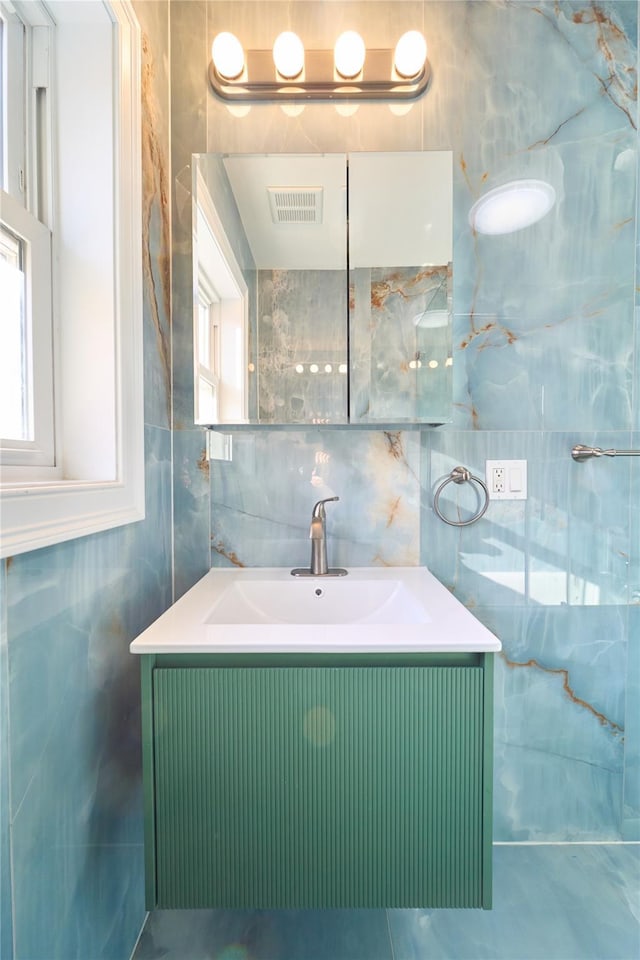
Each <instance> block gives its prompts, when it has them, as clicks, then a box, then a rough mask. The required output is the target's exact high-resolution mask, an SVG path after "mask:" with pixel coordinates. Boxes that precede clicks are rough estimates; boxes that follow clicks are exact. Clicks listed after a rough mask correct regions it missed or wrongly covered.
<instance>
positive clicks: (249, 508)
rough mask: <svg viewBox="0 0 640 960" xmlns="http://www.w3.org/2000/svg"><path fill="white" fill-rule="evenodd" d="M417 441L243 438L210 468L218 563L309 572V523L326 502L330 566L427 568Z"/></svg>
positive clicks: (317, 435) (313, 434)
mask: <svg viewBox="0 0 640 960" xmlns="http://www.w3.org/2000/svg"><path fill="white" fill-rule="evenodd" d="M419 454H420V450H419V435H418V434H412V433H411V432H409V431H376V432H369V431H355V432H354V431H349V430H339V429H336V430H324V431H323V430H322V429H317V430H306V431H300V432H298V431H295V432H290V431H262V432H260V433H257V432H256V433H252V434H247V433H236V434H234V437H233V461H232V462H224V461H212V463H211V502H212V531H211V550H212V566H229V565H231V564H237V565H240V566H291V567H299V566H308V564H309V562H310V555H311V553H310V545H309V523H310V520H311V511H312V508H313V505H314V503H315V502H316V501H317V500H321V499H324V498H326V497H332V496H339V497H340V501H339V502H338V503H330V504H328V505H327V535H328V557H329V564H330V565H332V566H346V567H349V566H372V565H377V564H382V565H388V566H407V565H408V566H411V565H414V564H416V563H418V562H419V539H420V535H419V528H418V525H417V524H416V523H415V516H416V513H417V511H418V505H419V496H420V491H419V482H418V471H419Z"/></svg>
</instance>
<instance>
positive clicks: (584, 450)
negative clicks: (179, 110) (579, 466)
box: [571, 443, 640, 462]
mask: <svg viewBox="0 0 640 960" xmlns="http://www.w3.org/2000/svg"><path fill="white" fill-rule="evenodd" d="M571 456H572V457H573V459H574V460H577V461H578V462H581V461H582V460H590V459H591V457H640V450H614V449H613V448H612V449H611V450H603V449H602V447H586V446H585V445H584V444H583V443H576V445H575V447H572V449H571Z"/></svg>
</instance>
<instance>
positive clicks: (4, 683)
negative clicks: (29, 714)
mask: <svg viewBox="0 0 640 960" xmlns="http://www.w3.org/2000/svg"><path fill="white" fill-rule="evenodd" d="M5 579H6V560H0V956H3V957H7V958H8V957H10V956H11V949H12V947H11V944H12V940H13V921H12V916H11V848H10V838H11V833H10V810H9V736H8V734H9V722H8V721H9V675H8V662H7V661H8V657H7V653H8V651H7V620H6V609H7V604H6V589H5Z"/></svg>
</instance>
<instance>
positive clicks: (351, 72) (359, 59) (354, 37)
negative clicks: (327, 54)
mask: <svg viewBox="0 0 640 960" xmlns="http://www.w3.org/2000/svg"><path fill="white" fill-rule="evenodd" d="M365 55H366V50H365V45H364V40H363V39H362V37H361V36H360V34H359V33H356V31H355V30H346V31H345V33H341V34H340V36H339V37H338V39H337V40H336V44H335V47H334V48H333V62H334V64H335V68H336V71H337V72H338V73H339V74H340V76H341V77H344V78H345V80H352V79H353V78H354V77H357V76H358V74H359V73H360V72H361V71H362V68H363V66H364V58H365Z"/></svg>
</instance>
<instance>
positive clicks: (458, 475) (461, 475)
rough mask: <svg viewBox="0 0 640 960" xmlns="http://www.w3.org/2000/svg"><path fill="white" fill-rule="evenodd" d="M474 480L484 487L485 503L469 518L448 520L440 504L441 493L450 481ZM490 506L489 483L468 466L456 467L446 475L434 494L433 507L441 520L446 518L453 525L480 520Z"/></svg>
mask: <svg viewBox="0 0 640 960" xmlns="http://www.w3.org/2000/svg"><path fill="white" fill-rule="evenodd" d="M467 480H468V481H473V482H474V483H477V484H478V486H480V487H482V489H483V491H484V503H483V504H482V506H481V507H480V509H479V510H478V512H477V513H474V515H473V516H472V517H469V519H468V520H447V518H446V517H444V516H443V515H442V513H441V512H440V507H439V506H438V501H439V499H440V494H441V493H442V491H443V490H444V488H445V487H446V485H447V484H448V483H451V482H452V481H453V483H465V482H466V481H467ZM488 506H489V491H488V490H487V485H486V483H485V482H484V480H481V479H480V477H474V476H473V474H472V473H471V471H470V470H467V468H466V467H454V468H453V470H452V471H451V473H450V474H449V476H448V477H446V478H445V479H444V480H443V481H442V483H441V484H440V486H439V487H438V488H437V490H436V492H435V493H434V495H433V509H434V510H435V512H436V513H437V514H438V516H439V517H440V519H441V520H444V522H445V523H448V524H450V525H451V526H452V527H467V526H468V525H469V524H470V523H475V522H476V520H479V519H480V517H483V516H484V514H485V513H486V510H487V507H488Z"/></svg>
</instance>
